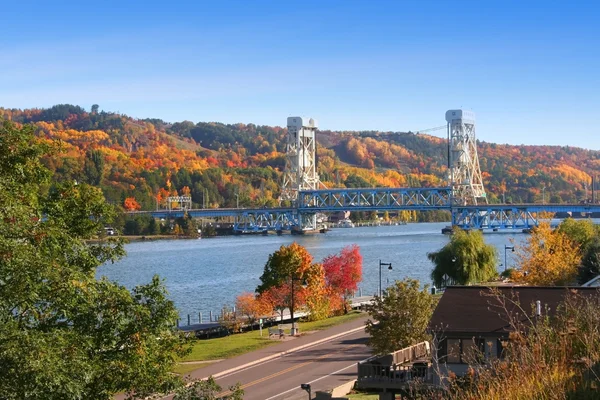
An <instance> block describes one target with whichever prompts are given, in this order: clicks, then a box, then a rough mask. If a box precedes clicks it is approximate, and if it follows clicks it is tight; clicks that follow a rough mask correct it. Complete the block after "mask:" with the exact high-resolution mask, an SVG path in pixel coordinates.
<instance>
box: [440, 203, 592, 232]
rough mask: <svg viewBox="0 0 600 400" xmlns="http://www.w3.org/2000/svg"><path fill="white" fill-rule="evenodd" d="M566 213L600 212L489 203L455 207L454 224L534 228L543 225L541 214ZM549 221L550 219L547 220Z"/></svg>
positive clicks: (577, 206) (577, 207)
mask: <svg viewBox="0 0 600 400" xmlns="http://www.w3.org/2000/svg"><path fill="white" fill-rule="evenodd" d="M557 212H560V213H566V214H568V215H571V216H575V215H576V214H579V215H580V216H586V215H590V214H591V213H592V212H594V213H597V212H600V205H598V204H543V205H540V204H519V205H508V204H495V205H494V204H490V205H481V206H466V207H455V208H453V209H452V225H454V226H459V227H461V228H463V229H491V230H501V229H520V230H522V229H531V228H533V227H535V226H537V225H538V224H539V222H540V219H542V218H540V216H539V214H540V213H552V214H554V213H557ZM546 219H547V218H546Z"/></svg>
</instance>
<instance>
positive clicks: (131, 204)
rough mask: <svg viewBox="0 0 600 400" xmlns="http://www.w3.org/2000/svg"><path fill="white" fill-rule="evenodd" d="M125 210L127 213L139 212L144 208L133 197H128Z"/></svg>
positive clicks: (124, 204) (124, 205)
mask: <svg viewBox="0 0 600 400" xmlns="http://www.w3.org/2000/svg"><path fill="white" fill-rule="evenodd" d="M123 208H124V209H125V210H127V211H138V210H140V209H141V208H142V206H140V203H138V202H137V201H136V200H135V199H134V198H133V197H128V198H126V199H125V201H124V202H123Z"/></svg>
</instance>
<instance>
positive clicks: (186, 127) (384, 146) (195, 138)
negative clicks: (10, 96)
mask: <svg viewBox="0 0 600 400" xmlns="http://www.w3.org/2000/svg"><path fill="white" fill-rule="evenodd" d="M0 119H6V120H11V121H13V122H15V123H17V124H32V126H33V127H34V129H35V133H36V135H37V136H38V137H39V138H41V139H42V140H43V141H46V142H48V143H49V142H57V143H60V147H61V148H62V150H63V151H62V152H61V153H60V155H58V156H52V157H51V156H47V157H46V159H45V164H46V166H47V167H48V168H49V169H50V170H51V172H52V173H53V174H54V177H55V180H57V181H63V180H70V181H72V180H73V179H78V180H83V181H85V182H86V183H89V184H92V185H94V186H97V187H100V188H101V189H102V190H103V192H104V194H105V196H106V198H107V200H108V201H110V202H112V203H118V204H122V203H123V199H125V198H127V197H134V198H135V199H136V201H137V202H138V203H139V204H140V206H141V208H142V209H144V210H150V209H154V207H156V206H157V205H159V206H165V204H164V199H165V197H166V196H165V195H168V194H171V193H172V192H173V191H178V192H179V193H181V194H186V193H188V191H189V194H190V196H191V197H192V201H193V202H194V206H196V207H202V206H204V207H232V206H234V205H235V204H236V199H238V198H239V201H240V203H243V204H245V205H248V206H250V205H252V206H263V205H268V206H274V205H276V204H277V198H278V195H279V190H280V185H279V182H280V181H281V174H282V170H283V167H284V164H285V146H286V143H285V140H286V129H285V128H281V127H277V126H275V127H270V126H257V125H254V124H222V123H216V122H211V123H205V122H199V123H196V124H194V123H192V122H190V121H182V122H175V123H167V122H165V121H162V120H160V119H145V120H142V119H136V118H131V117H128V116H125V115H121V114H118V113H113V112H106V111H101V110H100V109H99V108H98V107H97V106H96V107H95V109H94V110H92V111H91V112H88V111H86V110H84V109H83V108H82V107H79V106H73V105H68V104H60V105H56V106H53V107H50V108H48V109H26V110H19V109H8V108H0ZM317 141H318V143H317V158H318V160H319V162H318V165H317V167H318V172H319V175H320V176H321V179H322V181H323V182H324V183H325V184H326V185H327V186H328V187H352V186H354V185H356V183H357V182H361V183H362V184H363V185H367V186H369V187H374V186H385V187H406V186H412V187H432V186H443V185H445V177H446V158H445V157H446V150H445V142H444V140H442V139H440V138H438V137H435V136H428V135H425V134H419V135H416V134H414V133H412V132H394V133H392V132H376V131H365V132H333V131H319V134H318V135H317ZM478 154H479V161H480V165H481V170H482V173H483V176H484V184H485V187H486V190H487V192H488V198H489V199H490V201H491V202H498V201H507V202H508V201H510V202H512V203H536V202H537V203H540V202H543V201H545V202H546V203H560V202H570V203H577V202H579V201H588V200H589V190H587V189H588V188H589V187H590V183H591V177H592V176H594V175H596V176H597V175H600V161H599V160H600V153H599V152H597V151H588V150H584V149H579V148H572V147H557V146H554V147H552V146H511V145H498V144H494V143H485V142H480V143H479V144H478ZM186 188H187V189H186ZM542 188H545V189H542ZM163 189H165V190H166V191H167V193H164V192H161V191H162V190H163ZM159 192H160V193H159ZM586 193H588V197H587V198H585V196H586ZM236 194H237V195H238V196H237V197H236V196H235V195H236Z"/></svg>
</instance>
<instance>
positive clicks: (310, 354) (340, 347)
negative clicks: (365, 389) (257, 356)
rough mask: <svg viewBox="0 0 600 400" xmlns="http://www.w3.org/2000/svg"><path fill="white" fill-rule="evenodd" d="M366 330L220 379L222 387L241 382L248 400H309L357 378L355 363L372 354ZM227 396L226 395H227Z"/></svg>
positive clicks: (218, 380)
mask: <svg viewBox="0 0 600 400" xmlns="http://www.w3.org/2000/svg"><path fill="white" fill-rule="evenodd" d="M366 340H367V335H366V333H365V332H364V330H360V331H358V332H353V333H349V334H345V335H342V336H339V337H337V338H335V339H332V340H327V341H324V342H322V343H320V344H316V345H314V346H309V347H306V348H304V349H301V350H299V351H293V352H290V353H288V354H285V355H283V356H281V357H277V358H274V359H272V360H269V361H266V362H262V363H259V364H257V365H253V366H250V367H246V368H243V369H241V370H238V371H234V372H231V373H228V374H224V375H222V376H220V377H218V378H217V382H218V383H219V384H220V385H221V387H223V388H228V387H229V386H231V385H234V384H235V383H238V382H239V383H241V385H242V388H243V389H244V399H246V400H283V399H286V400H287V399H289V400H292V399H302V400H304V399H308V394H307V393H306V392H305V391H303V390H302V389H300V384H302V383H309V384H310V385H311V389H312V391H313V397H314V393H315V392H316V391H318V390H331V389H332V388H334V387H336V386H339V385H341V384H343V383H345V382H347V381H349V380H352V379H355V378H356V369H357V367H356V364H357V362H358V361H360V360H364V359H365V358H368V357H369V356H370V355H371V352H370V349H369V348H368V347H367V346H366ZM224 393H225V392H224Z"/></svg>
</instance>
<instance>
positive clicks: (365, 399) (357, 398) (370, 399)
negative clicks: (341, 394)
mask: <svg viewBox="0 0 600 400" xmlns="http://www.w3.org/2000/svg"><path fill="white" fill-rule="evenodd" d="M346 397H348V399H349V400H379V395H378V394H369V393H355V394H348V395H346Z"/></svg>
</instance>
